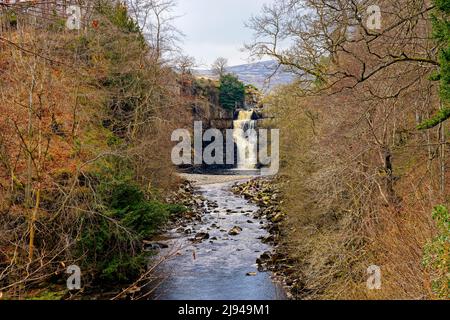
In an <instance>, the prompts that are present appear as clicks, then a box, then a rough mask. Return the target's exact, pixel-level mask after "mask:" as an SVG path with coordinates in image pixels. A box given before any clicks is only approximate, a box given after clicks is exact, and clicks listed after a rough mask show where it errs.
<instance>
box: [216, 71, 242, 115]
mask: <svg viewBox="0 0 450 320" xmlns="http://www.w3.org/2000/svg"><path fill="white" fill-rule="evenodd" d="M244 101H245V86H244V84H243V83H242V82H241V81H239V79H238V78H237V77H236V76H234V75H232V74H226V75H223V76H222V77H221V78H220V87H219V102H220V105H221V106H222V107H223V108H225V109H228V110H234V109H236V108H237V107H243V106H244Z"/></svg>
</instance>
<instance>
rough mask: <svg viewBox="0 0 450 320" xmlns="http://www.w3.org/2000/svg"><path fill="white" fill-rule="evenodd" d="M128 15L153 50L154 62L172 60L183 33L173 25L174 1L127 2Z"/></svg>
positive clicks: (134, 0)
mask: <svg viewBox="0 0 450 320" xmlns="http://www.w3.org/2000/svg"><path fill="white" fill-rule="evenodd" d="M127 3H128V6H129V8H130V9H131V10H130V14H131V15H132V16H133V18H134V19H135V20H136V21H137V22H138V23H139V26H140V28H141V30H142V32H143V34H144V36H145V39H146V40H147V41H148V43H149V45H150V47H151V48H152V49H153V52H154V57H155V59H156V60H161V59H162V58H165V59H170V58H173V56H174V55H175V53H176V52H177V51H179V50H178V49H179V44H180V42H181V40H182V38H183V36H184V35H183V33H182V32H181V31H180V30H178V29H177V28H176V27H175V25H174V23H173V22H174V20H175V19H177V18H178V17H177V16H175V15H174V14H173V11H174V8H175V7H176V6H177V1H176V0H128V1H127Z"/></svg>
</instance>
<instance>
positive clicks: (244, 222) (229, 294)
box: [152, 182, 286, 300]
mask: <svg viewBox="0 0 450 320" xmlns="http://www.w3.org/2000/svg"><path fill="white" fill-rule="evenodd" d="M232 184H233V182H226V183H217V184H209V185H203V186H200V187H199V190H198V192H200V193H201V194H202V195H203V196H204V198H206V199H207V200H209V202H210V204H205V209H206V214H205V215H204V216H203V218H202V222H198V223H197V224H194V225H192V226H189V227H192V228H193V233H192V234H191V235H186V234H184V233H183V234H181V233H179V230H172V231H171V232H169V233H168V234H167V236H168V238H170V240H168V244H169V248H168V249H164V250H163V251H162V253H161V254H162V255H164V254H167V255H168V254H170V252H172V253H173V251H174V248H180V249H179V251H178V253H177V254H175V255H174V256H173V258H171V259H169V260H167V261H165V262H164V263H163V264H161V266H159V270H158V271H157V274H158V273H159V274H161V284H160V285H159V286H158V287H157V288H156V289H155V291H154V292H153V296H152V298H153V299H157V300H279V299H285V298H286V296H285V294H284V291H283V289H282V287H281V286H280V285H279V284H277V283H276V282H274V281H273V280H272V279H271V274H270V273H268V272H262V273H260V272H258V270H257V269H258V268H257V265H256V259H257V258H258V257H259V256H260V255H261V254H262V253H263V252H265V251H270V249H271V248H270V246H268V245H266V244H263V243H262V242H261V240H260V238H261V237H264V236H267V235H268V233H267V231H266V230H265V229H263V228H262V224H263V222H261V221H260V220H258V219H255V218H253V215H254V213H255V212H256V211H257V210H258V207H257V206H255V205H253V204H251V203H249V202H248V201H246V200H245V199H243V198H241V197H238V196H235V195H234V194H233V193H232V192H231V191H230V187H231V186H232ZM211 203H212V204H211ZM235 226H238V227H240V228H242V232H241V233H240V234H239V235H236V236H231V235H229V234H228V232H229V230H230V229H232V228H233V227H235ZM198 232H204V233H208V234H209V239H206V240H203V241H202V242H201V243H197V244H193V243H192V242H191V241H189V238H193V237H194V236H195V234H196V233H198ZM163 275H164V278H163Z"/></svg>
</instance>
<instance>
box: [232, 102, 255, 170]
mask: <svg viewBox="0 0 450 320" xmlns="http://www.w3.org/2000/svg"><path fill="white" fill-rule="evenodd" d="M252 117H253V111H252V110H250V111H247V110H241V111H239V114H238V117H237V120H235V121H233V139H234V142H235V143H236V146H237V168H238V169H243V170H244V169H250V170H251V169H255V168H256V165H257V164H258V157H257V154H258V135H257V133H256V120H252Z"/></svg>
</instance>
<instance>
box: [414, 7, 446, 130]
mask: <svg viewBox="0 0 450 320" xmlns="http://www.w3.org/2000/svg"><path fill="white" fill-rule="evenodd" d="M434 4H435V6H436V9H435V13H434V14H433V16H432V21H433V37H434V38H435V39H436V41H437V42H438V44H439V45H440V47H441V49H440V52H439V64H440V69H439V71H438V72H437V73H436V74H434V75H433V76H432V80H435V81H440V88H439V96H440V98H441V103H442V108H441V110H440V111H439V112H438V113H437V114H436V115H435V116H434V117H433V118H431V119H428V120H426V121H424V122H423V123H422V124H421V125H420V126H419V129H421V130H424V129H431V128H434V127H436V126H437V125H439V124H441V123H442V122H444V121H445V120H447V119H449V118H450V21H449V20H448V16H449V14H450V0H434Z"/></svg>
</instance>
